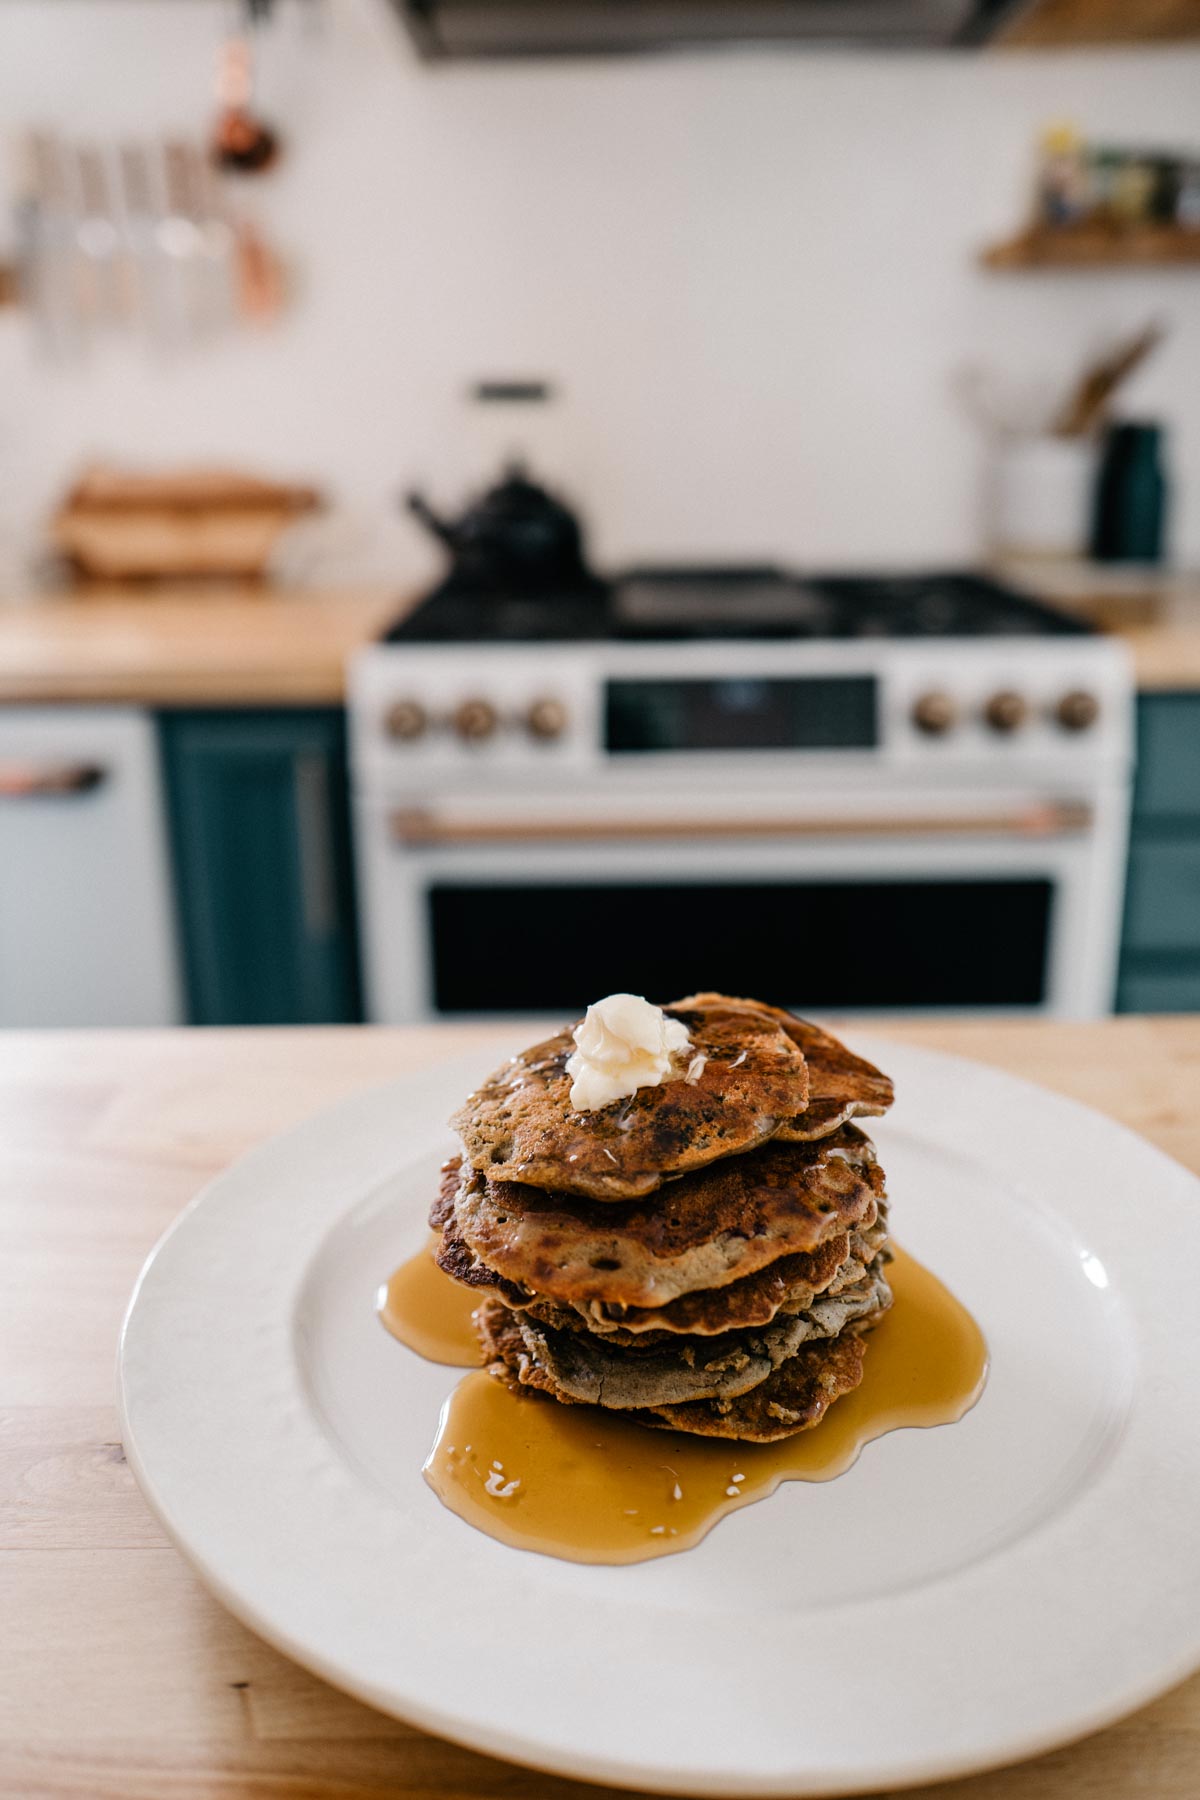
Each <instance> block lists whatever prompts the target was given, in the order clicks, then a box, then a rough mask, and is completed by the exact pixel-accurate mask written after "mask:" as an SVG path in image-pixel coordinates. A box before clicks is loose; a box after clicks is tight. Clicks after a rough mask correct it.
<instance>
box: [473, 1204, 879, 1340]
mask: <svg viewBox="0 0 1200 1800" xmlns="http://www.w3.org/2000/svg"><path fill="white" fill-rule="evenodd" d="M887 1236H888V1233H887V1223H886V1220H885V1218H884V1216H883V1214H882V1212H881V1213H880V1216H879V1217H878V1219H877V1220H876V1222H875V1224H874V1225H871V1226H868V1227H867V1228H866V1229H865V1230H862V1231H853V1232H840V1233H839V1234H838V1236H837V1237H834V1238H830V1239H828V1240H827V1241H826V1242H825V1243H824V1244H820V1245H818V1247H817V1249H816V1250H813V1251H810V1252H809V1253H808V1254H806V1255H805V1254H801V1255H798V1256H781V1257H780V1258H779V1259H778V1260H777V1261H776V1262H773V1263H768V1264H767V1266H766V1268H764V1269H759V1270H757V1271H756V1272H755V1273H754V1274H753V1275H746V1276H743V1277H742V1279H741V1280H740V1281H731V1282H729V1283H728V1284H727V1285H726V1286H725V1287H720V1288H709V1289H706V1290H704V1291H702V1292H700V1293H696V1294H683V1295H681V1296H680V1298H679V1299H678V1300H671V1301H669V1302H668V1303H667V1305H666V1306H658V1307H650V1306H647V1307H638V1306H634V1307H611V1306H609V1307H606V1306H593V1307H590V1308H588V1307H574V1306H573V1307H566V1306H560V1305H558V1304H556V1302H554V1301H552V1300H539V1299H537V1298H534V1299H532V1300H527V1301H526V1302H525V1303H524V1307H523V1310H525V1311H526V1312H528V1313H529V1314H530V1316H531V1317H532V1318H535V1319H538V1320H540V1321H541V1323H542V1324H544V1325H553V1326H555V1327H556V1328H557V1329H558V1330H560V1331H579V1330H584V1331H588V1332H591V1333H593V1334H594V1335H595V1336H597V1337H602V1338H603V1339H604V1340H605V1342H606V1343H610V1344H628V1345H636V1344H652V1343H669V1342H670V1340H671V1339H672V1338H673V1337H678V1336H685V1337H717V1336H719V1335H720V1334H721V1333H722V1332H725V1331H745V1330H749V1329H750V1328H751V1327H754V1326H761V1325H769V1324H770V1323H771V1320H772V1319H774V1318H777V1317H779V1316H780V1315H781V1314H785V1313H800V1312H805V1311H806V1310H807V1309H808V1308H809V1307H810V1306H811V1305H812V1304H813V1302H814V1301H815V1300H817V1299H818V1298H819V1297H820V1296H822V1295H828V1296H830V1297H833V1296H835V1295H838V1294H840V1293H842V1292H843V1291H844V1289H846V1288H847V1287H849V1286H851V1285H852V1284H853V1283H854V1282H856V1281H858V1280H860V1279H861V1277H862V1276H863V1274H864V1273H865V1272H866V1270H867V1269H868V1268H869V1267H870V1265H871V1263H872V1262H873V1261H874V1260H875V1258H876V1257H877V1256H878V1255H879V1254H880V1253H881V1252H882V1251H883V1250H884V1247H885V1245H886V1244H887ZM508 1304H509V1305H510V1306H511V1305H512V1304H513V1301H512V1300H511V1299H509V1301H508Z"/></svg>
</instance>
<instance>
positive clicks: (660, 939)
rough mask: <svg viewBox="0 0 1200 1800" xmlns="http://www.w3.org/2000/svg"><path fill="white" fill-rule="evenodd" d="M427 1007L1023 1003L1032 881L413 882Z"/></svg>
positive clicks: (1036, 946) (1045, 944)
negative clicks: (427, 948) (702, 1001)
mask: <svg viewBox="0 0 1200 1800" xmlns="http://www.w3.org/2000/svg"><path fill="white" fill-rule="evenodd" d="M426 899H427V905H428V908H429V942H430V945H431V949H432V959H433V995H434V1005H435V1007H436V1009H437V1011H438V1012H440V1013H492V1012H495V1013H509V1012H514V1013H516V1012H568V1013H570V1012H581V1011H582V1010H583V1008H584V1006H586V1005H587V1003H588V1002H589V1001H591V1000H595V999H596V998H597V997H598V996H599V995H601V994H610V993H613V992H615V991H618V990H625V991H630V992H633V993H643V994H647V995H649V996H650V997H651V998H653V999H655V1000H658V1001H660V1002H661V1001H664V1000H668V999H670V998H672V997H673V996H678V995H681V994H686V993H690V992H692V991H693V990H695V989H696V988H716V989H720V990H722V991H723V992H725V993H728V994H754V995H757V996H758V997H760V998H761V999H765V1000H773V1001H781V1002H784V1003H787V1002H789V1001H790V1002H791V1003H793V1004H794V1005H798V1006H801V1007H807V1008H810V1009H811V1010H813V1011H821V1012H826V1011H840V1010H841V1009H842V1008H851V1007H854V1008H886V1007H902V1008H916V1007H987V1006H992V1007H1025V1006H1037V1005H1040V1004H1041V1002H1042V1001H1043V1000H1044V999H1045V997H1046V969H1047V952H1048V949H1049V944H1050V924H1051V909H1052V905H1053V884H1052V882H1051V881H1050V880H1048V879H1044V878H1036V879H1031V878H1026V877H1020V878H1005V877H996V878H994V879H989V880H949V879H947V880H937V881H926V880H917V881H886V882H863V881H855V882H819V881H803V882H778V883H776V882H768V883H761V882H756V883H754V884H752V885H747V884H745V883H737V882H734V883H700V882H687V883H680V884H678V885H671V884H669V883H668V884H662V883H657V882H656V883H654V884H653V885H652V886H646V885H644V884H641V883H634V882H629V883H614V884H611V885H610V884H607V883H598V882H587V883H583V884H575V883H570V882H566V883H554V882H541V883H536V884H527V883H521V882H512V883H500V884H492V883H487V884H469V883H466V882H461V883H454V882H443V881H437V882H435V883H433V884H432V885H431V886H430V887H429V889H428V890H427V896H426Z"/></svg>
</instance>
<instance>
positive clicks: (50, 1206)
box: [0, 1018, 1200, 1800]
mask: <svg viewBox="0 0 1200 1800" xmlns="http://www.w3.org/2000/svg"><path fill="white" fill-rule="evenodd" d="M888 1035H891V1036H893V1037H895V1038H897V1039H899V1040H904V1041H908V1042H914V1043H923V1044H932V1045H935V1046H938V1047H941V1048H945V1049H949V1050H954V1051H958V1052H961V1053H963V1054H965V1055H968V1056H974V1057H976V1058H978V1059H980V1060H982V1061H985V1062H992V1063H995V1064H997V1065H999V1066H1000V1067H1003V1068H1008V1069H1014V1070H1017V1071H1019V1072H1020V1073H1021V1074H1022V1075H1025V1076H1029V1077H1031V1078H1033V1079H1035V1080H1038V1081H1041V1082H1044V1083H1045V1084H1046V1085H1047V1086H1049V1087H1052V1088H1057V1089H1058V1090H1060V1091H1061V1092H1063V1093H1066V1094H1071V1095H1074V1096H1075V1097H1077V1098H1079V1099H1082V1100H1085V1101H1088V1102H1090V1103H1091V1104H1092V1105H1095V1106H1098V1107H1100V1108H1101V1109H1102V1110H1103V1111H1105V1112H1107V1113H1110V1114H1112V1115H1113V1116H1114V1117H1116V1118H1119V1119H1122V1120H1124V1121H1125V1122H1126V1123H1127V1124H1129V1125H1132V1126H1133V1127H1135V1128H1136V1129H1137V1130H1139V1131H1142V1132H1144V1133H1145V1135H1146V1136H1147V1137H1149V1138H1151V1139H1152V1140H1153V1141H1154V1142H1155V1143H1157V1144H1159V1145H1161V1146H1162V1148H1163V1149H1164V1150H1166V1151H1168V1152H1169V1153H1170V1154H1171V1155H1173V1156H1175V1157H1177V1158H1178V1159H1179V1160H1180V1161H1181V1162H1184V1163H1186V1164H1187V1165H1188V1166H1189V1167H1191V1168H1192V1169H1194V1170H1196V1171H1197V1172H1200V1109H1198V1108H1197V1095H1198V1094H1200V1018H1196V1019H1184V1018H1177V1019H1170V1020H1146V1019H1122V1020H1116V1021H1110V1022H1106V1023H1104V1024H1099V1025H1051V1024H1024V1023H1022V1024H945V1023H940V1024H922V1025H919V1026H913V1027H904V1028H896V1027H891V1028H889V1031H888ZM474 1036H475V1034H474V1033H473V1032H472V1031H470V1030H469V1029H462V1028H454V1029H451V1028H436V1029H425V1030H417V1029H413V1030H406V1031H379V1030H369V1029H358V1030H334V1031H270V1032H267V1031H247V1032H226V1031H205V1032H199V1031H193V1032H183V1031H180V1032H165V1033H158V1032H155V1033H95V1034H90V1035H89V1034H84V1033H70V1034H60V1033H44V1034H34V1033H28V1034H17V1033H12V1034H7V1035H0V1617H2V1618H3V1626H4V1628H3V1630H0V1793H4V1794H12V1795H14V1796H16V1795H21V1796H31V1797H32V1796H38V1797H39V1800H163V1796H165V1795H167V1794H180V1795H188V1796H190V1797H191V1800H267V1796H268V1795H270V1796H275V1797H277V1800H285V1797H286V1800H300V1797H301V1796H302V1797H303V1800H389V1797H390V1800H401V1797H402V1796H403V1797H404V1800H420V1797H421V1796H425V1797H430V1796H435V1795H442V1796H454V1797H455V1800H476V1797H478V1800H484V1797H488V1800H509V1797H517V1796H519V1797H520V1800H589V1796H593V1797H594V1796H596V1795H597V1794H599V1793H600V1792H601V1790H599V1789H597V1788H591V1787H583V1786H580V1785H577V1784H575V1783H573V1782H568V1781H559V1780H555V1779H551V1778H548V1777H543V1776H536V1775H532V1774H529V1773H526V1772H524V1771H520V1770H516V1769H512V1768H509V1767H507V1766H505V1765H503V1764H500V1763H497V1762H494V1761H492V1760H491V1759H489V1758H485V1757H482V1756H476V1755H474V1754H473V1753H471V1752H470V1751H467V1750H463V1749H459V1748H456V1747H455V1746H453V1745H450V1744H445V1743H442V1742H441V1741H439V1740H437V1739H434V1738H430V1737H428V1736H426V1735H425V1734H424V1733H422V1732H420V1731H417V1730H414V1729H412V1728H411V1727H409V1726H406V1725H403V1724H400V1723H398V1722H396V1721H394V1720H391V1719H387V1718H384V1717H383V1716H382V1715H381V1714H378V1713H375V1712H372V1711H371V1710H369V1709H368V1708H367V1707H365V1706H362V1705H360V1704H359V1703H358V1702H357V1701H354V1700H351V1699H348V1698H347V1697H346V1696H345V1695H343V1694H340V1693H338V1692H336V1691H335V1690H334V1689H333V1688H331V1687H328V1686H326V1685H325V1684H324V1683H323V1682H321V1681H319V1680H317V1679H316V1678H315V1677H314V1676H312V1675H309V1674H306V1673H305V1672H304V1671H302V1670H301V1669H299V1668H297V1667H296V1666H295V1665H294V1664H292V1663H289V1662H288V1661H286V1660H285V1659H284V1658H283V1657H282V1656H280V1655H278V1654H277V1653H276V1652H275V1651H274V1650H271V1649H269V1648H268V1647H267V1645H266V1644H264V1643H262V1642H260V1641H259V1640H258V1639H257V1638H255V1637H253V1636H252V1635H251V1634H250V1633H249V1632H248V1631H247V1630H245V1629H244V1628H243V1627H242V1626H241V1625H239V1624H237V1623H236V1622H235V1620H234V1619H232V1618H231V1617H230V1615H229V1614H228V1613H226V1612H225V1611H224V1610H223V1608H222V1607H221V1606H219V1605H218V1604H217V1602H216V1601H215V1600H213V1599H211V1598H210V1597H209V1595H208V1594H207V1592H206V1591H205V1590H204V1588H203V1587H202V1586H201V1585H200V1583H199V1581H198V1580H197V1579H196V1577H195V1576H194V1575H193V1574H192V1572H191V1570H190V1569H189V1567H188V1566H187V1564H186V1563H184V1561H183V1560H182V1558H181V1557H179V1556H178V1554H177V1553H176V1552H175V1551H174V1550H173V1549H172V1548H171V1547H170V1546H169V1544H168V1543H167V1541H166V1539H165V1538H164V1536H163V1534H162V1532H161V1530H160V1529H159V1527H158V1526H157V1525H156V1524H155V1522H154V1521H153V1519H152V1518H151V1517H150V1515H149V1513H148V1512H147V1510H146V1507H145V1506H144V1504H143V1503H142V1500H141V1497H140V1495H139V1494H138V1491H137V1489H136V1487H135V1486H134V1483H133V1479H132V1477H131V1475H130V1473H129V1470H128V1468H127V1467H126V1465H125V1462H124V1459H123V1456H122V1453H121V1446H120V1444H119V1442H118V1440H117V1427H116V1420H115V1417H114V1413H113V1400H112V1386H113V1357H114V1351H115V1346H116V1339H117V1331H118V1326H119V1323H120V1319H121V1315H122V1312H123V1310H124V1306H125V1302H126V1300H127V1298H128V1295H129V1292H130V1289H131V1287H132V1285H133V1281H134V1277H135V1276H136V1274H137V1271H138V1268H139V1266H140V1265H141V1262H142V1260H143V1258H144V1257H145V1255H146V1253H147V1251H148V1250H149V1249H150V1247H151V1245H152V1244H153V1243H154V1241H155V1239H156V1238H157V1237H158V1236H159V1234H160V1232H162V1230H163V1229H164V1228H165V1227H166V1225H167V1224H168V1223H169V1222H170V1221H171V1220H172V1219H173V1218H174V1217H175V1215H176V1214H177V1213H178V1212H179V1211H180V1209H181V1208H182V1207H183V1206H184V1205H185V1204H186V1203H187V1201H188V1200H189V1199H190V1198H191V1197H192V1195H193V1194H194V1193H195V1192H196V1191H197V1189H198V1188H199V1187H200V1186H201V1185H202V1184H203V1183H204V1182H205V1181H206V1180H207V1179H208V1177H209V1176H210V1175H212V1174H214V1173H215V1172H216V1171H217V1170H218V1169H220V1168H221V1167H223V1165H224V1164H225V1163H226V1162H228V1161H229V1159H230V1158H231V1157H233V1156H235V1155H237V1154H238V1153H239V1152H240V1151H242V1150H244V1149H246V1148H247V1147H248V1146H249V1145H250V1144H253V1143H254V1142H256V1141H257V1140H259V1139H261V1138H262V1137H264V1136H266V1135H267V1134H268V1133H270V1132H274V1131H278V1130H280V1129H282V1128H284V1127H285V1126H288V1125H290V1124H292V1123H294V1122H295V1121H296V1120H297V1119H299V1118H300V1117H302V1116H303V1115H304V1114H306V1113H308V1112H310V1111H311V1110H312V1109H313V1108H315V1107H318V1106H320V1105H323V1104H325V1103H326V1102H328V1101H332V1100H334V1099H336V1098H338V1097H339V1096H340V1095H342V1094H345V1093H347V1092H349V1091H350V1090H351V1089H353V1088H355V1087H357V1086H359V1085H360V1084H361V1083H364V1082H368V1081H376V1080H379V1079H381V1078H384V1077H387V1076H391V1075H396V1074H400V1073H402V1072H404V1071H406V1070H410V1069H417V1068H422V1067H425V1066H427V1065H428V1064H429V1063H430V1062H431V1061H433V1060H435V1059H437V1058H438V1057H441V1056H446V1055H452V1054H456V1053H458V1052H460V1051H461V1050H463V1049H464V1048H466V1047H468V1046H469V1045H470V1044H471V1042H472V1041H473V1039H474ZM922 1792H924V1793H927V1794H928V1796H929V1800H934V1797H935V1796H944V1797H945V1800H952V1797H954V1800H1075V1797H1076V1796H1078V1795H1082V1794H1087V1795H1089V1796H1090V1797H1091V1800H1141V1797H1143V1796H1148V1795H1153V1796H1154V1800H1194V1796H1195V1795H1196V1794H1197V1792H1200V1675H1197V1676H1195V1677H1193V1678H1192V1679H1191V1680H1190V1681H1188V1682H1185V1683H1184V1684H1183V1685H1182V1686H1181V1687H1178V1688H1176V1689H1175V1690H1174V1691H1173V1692H1172V1693H1170V1694H1167V1695H1165V1696H1164V1697H1163V1698H1162V1699H1160V1700H1158V1701H1156V1702H1155V1703H1154V1704H1153V1705H1152V1706H1149V1707H1147V1708H1145V1709H1144V1710H1143V1711H1141V1712H1139V1713H1137V1714H1135V1715H1134V1716H1133V1717H1131V1718H1129V1719H1127V1720H1125V1721H1124V1722H1123V1723H1121V1724H1119V1725H1115V1726H1113V1727H1112V1728H1111V1729H1110V1730H1108V1731H1106V1732H1104V1733H1103V1734H1102V1735H1100V1736H1099V1737H1095V1738H1091V1739H1088V1740H1087V1741H1085V1742H1083V1743H1080V1744H1076V1745H1074V1746H1073V1747H1072V1748H1070V1749H1067V1750H1060V1751H1056V1752H1055V1753H1054V1754H1053V1755H1050V1756H1046V1757H1043V1758H1041V1759H1040V1760H1038V1761H1037V1762H1034V1763H1030V1764H1025V1765H1023V1766H1020V1767H1017V1768H1014V1769H1009V1770H1005V1771H1002V1772H1000V1773H996V1774H991V1775H986V1776H981V1777H979V1778H978V1779H975V1780H970V1781H963V1782H956V1783H953V1784H952V1785H951V1786H949V1787H940V1788H937V1789H929V1790H922Z"/></svg>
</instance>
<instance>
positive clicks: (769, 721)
mask: <svg viewBox="0 0 1200 1800" xmlns="http://www.w3.org/2000/svg"><path fill="white" fill-rule="evenodd" d="M350 693H351V707H350V710H351V726H352V741H353V760H354V765H355V769H356V772H357V773H358V775H359V776H360V777H363V776H365V777H366V778H368V779H370V778H372V776H374V777H378V778H380V779H383V780H387V781H389V782H390V781H394V780H396V779H398V778H399V779H406V778H407V777H408V775H409V774H410V773H411V774H412V775H413V776H416V775H419V774H428V775H429V776H431V777H435V778H436V773H437V771H439V770H444V771H447V772H449V771H452V770H460V771H467V770H470V769H479V768H482V767H492V766H494V767H497V768H501V767H507V768H522V769H528V770H533V769H536V768H542V769H551V768H557V769H560V770H562V771H564V772H566V771H567V770H570V769H576V770H581V771H582V770H591V771H596V770H599V769H601V768H610V769H611V768H614V767H624V768H626V769H632V768H634V767H639V766H640V767H647V766H651V765H653V766H663V765H665V763H666V762H667V761H668V759H669V760H670V762H671V764H672V766H673V768H674V769H676V770H679V769H681V768H684V767H690V768H693V769H695V770H698V771H699V770H703V769H707V770H711V769H712V768H713V767H714V766H716V765H717V763H718V762H719V764H720V765H721V766H722V767H724V768H728V767H730V766H732V765H734V764H736V763H738V762H739V761H740V760H741V759H743V758H750V757H754V758H757V759H762V758H764V757H767V756H770V757H772V758H773V759H775V760H776V761H779V762H787V763H791V764H793V765H795V763H796V760H797V759H800V758H806V759H807V758H812V759H816V758H821V759H822V760H823V761H828V760H829V759H830V758H831V757H837V758H838V759H839V760H840V761H842V762H845V763H848V764H852V765H857V766H860V767H863V768H869V767H870V766H872V764H874V765H876V766H878V765H879V764H881V763H887V764H889V765H900V766H909V767H912V766H914V765H916V764H921V765H924V766H929V767H933V766H941V767H944V768H946V769H950V768H952V767H953V766H955V765H958V764H962V765H967V764H971V765H975V766H978V765H979V764H980V763H981V762H984V761H988V762H992V763H997V762H1002V761H1006V762H1007V763H1008V764H1009V765H1010V766H1011V765H1012V763H1014V762H1016V763H1022V762H1025V761H1027V760H1033V759H1036V760H1039V761H1042V762H1044V761H1046V760H1048V759H1053V760H1063V761H1065V762H1067V763H1070V764H1071V765H1073V766H1080V764H1081V762H1082V761H1083V760H1084V759H1088V760H1091V761H1104V762H1106V763H1111V762H1113V761H1127V760H1128V759H1129V756H1130V755H1131V744H1132V683H1131V679H1130V675H1129V670H1128V666H1127V663H1126V660H1125V655H1124V652H1123V650H1122V649H1121V647H1120V646H1119V645H1117V644H1116V643H1114V642H1113V641H1111V640H1108V639H1104V638H1099V637H1096V638H1070V639H1066V640H1058V641H1053V642H1044V643H1043V642H1036V643H1031V642H1029V641H1027V640H1014V641H1013V642H1012V643H1011V644H1010V643H1008V642H1007V641H1005V640H1002V639H1000V640H996V639H993V640H987V641H983V642H978V643H972V644H970V645H964V644H963V643H962V642H948V641H947V642H929V641H927V640H926V641H922V642H919V643H912V644H907V643H903V642H896V641H889V642H886V643H882V644H876V643H820V644H814V643H802V644H790V643H789V644H782V643H781V644H772V645H770V646H765V645H763V644H761V643H757V644H741V643H732V642H725V643H697V644H686V645H665V644H663V645H623V644H606V645H603V646H597V647H594V648H593V647H590V646H589V647H588V648H586V649H583V648H579V647H576V648H575V649H569V648H564V647H562V646H546V647H544V648H543V647H541V646H530V645H522V646H519V647H516V646H514V647H511V648H510V647H507V646H506V647H491V648H488V649H480V648H479V647H478V646H463V647H462V648H461V649H459V648H455V647H453V646H445V645H438V646H424V645H422V646H402V645H378V646H371V647H369V648H368V649H366V650H364V651H362V652H360V654H359V656H358V658H357V659H356V661H355V662H354V664H353V665H352V670H351V684H350Z"/></svg>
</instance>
